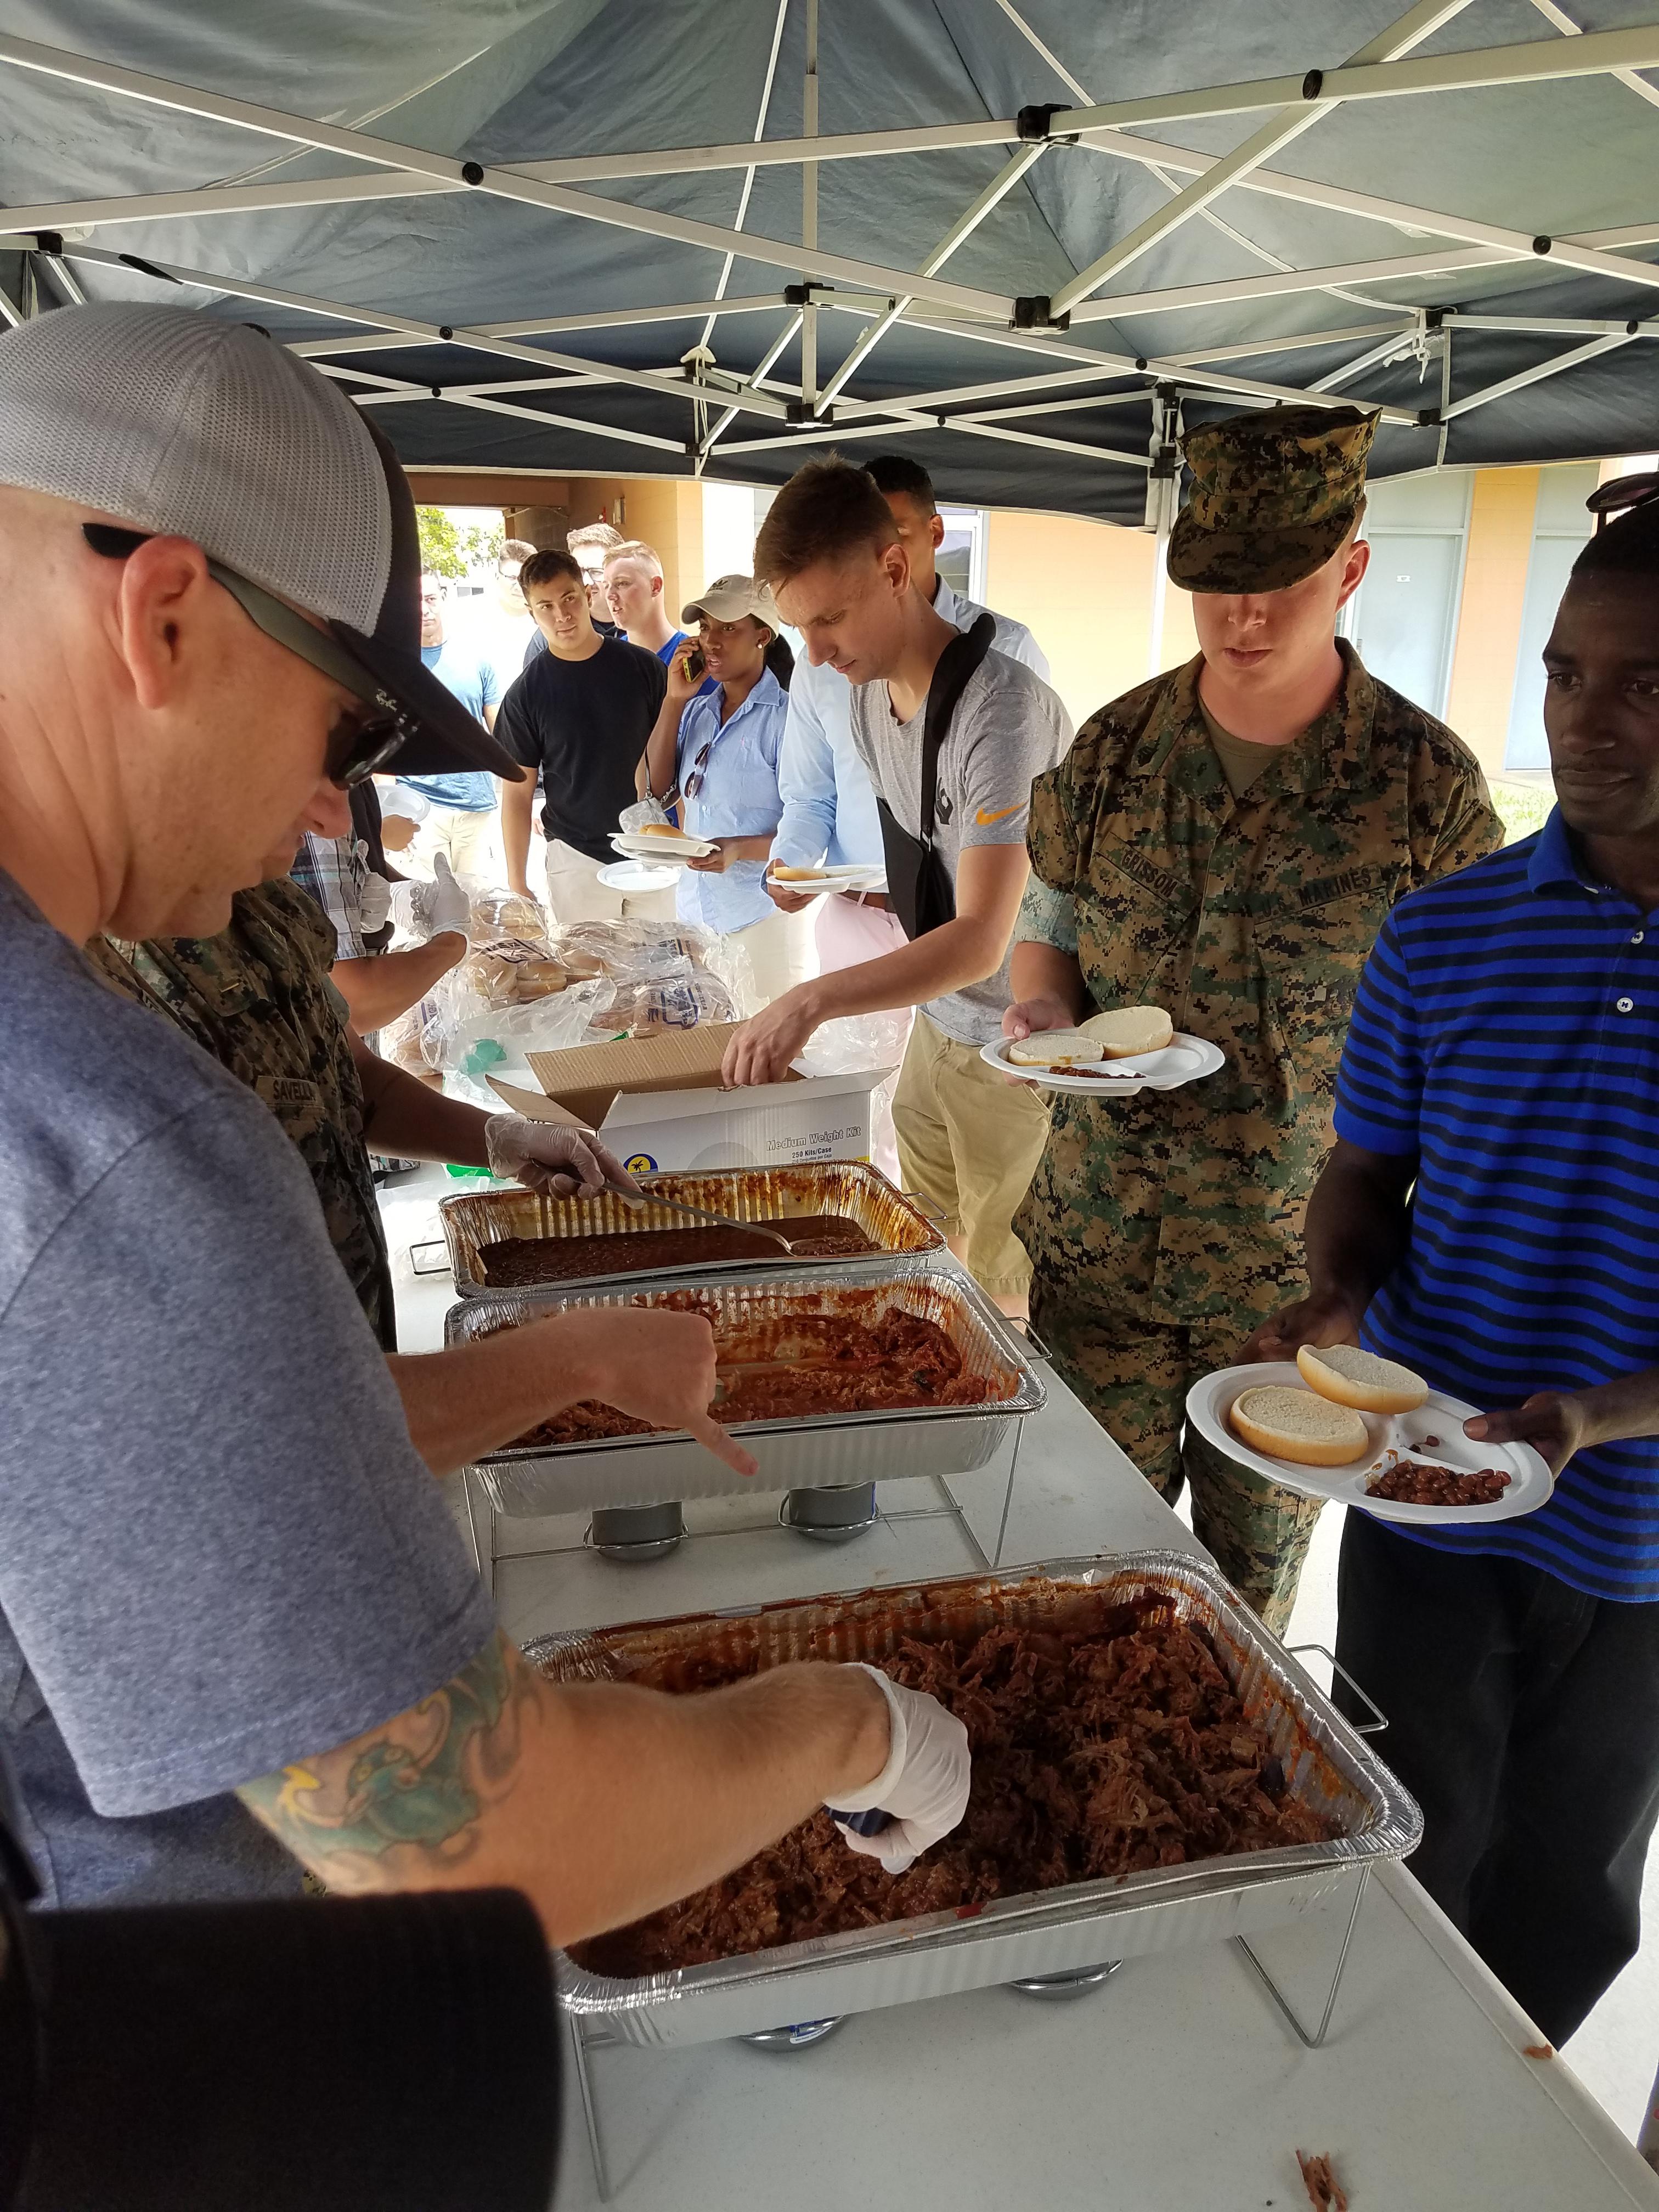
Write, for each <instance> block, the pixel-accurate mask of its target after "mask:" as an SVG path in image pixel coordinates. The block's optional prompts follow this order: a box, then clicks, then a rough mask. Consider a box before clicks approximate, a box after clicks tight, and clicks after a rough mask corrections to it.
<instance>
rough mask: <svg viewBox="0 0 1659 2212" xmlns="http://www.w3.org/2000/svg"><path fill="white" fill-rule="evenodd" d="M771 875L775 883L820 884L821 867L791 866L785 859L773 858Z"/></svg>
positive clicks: (821, 877) (821, 879) (821, 880)
mask: <svg viewBox="0 0 1659 2212" xmlns="http://www.w3.org/2000/svg"><path fill="white" fill-rule="evenodd" d="M770 873H771V877H772V880H773V882H774V883H775V884H821V883H822V882H823V869H822V868H792V867H791V866H789V865H788V863H787V861H785V860H774V861H773V863H772V866H771V871H770Z"/></svg>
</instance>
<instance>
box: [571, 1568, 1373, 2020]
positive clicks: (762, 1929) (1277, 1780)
mask: <svg viewBox="0 0 1659 2212" xmlns="http://www.w3.org/2000/svg"><path fill="white" fill-rule="evenodd" d="M1116 1611H1117V1618H1119V1619H1121V1620H1123V1621H1124V1623H1125V1625H1124V1626H1121V1628H1118V1629H1117V1631H1116V1632H1111V1630H1110V1629H1108V1630H1106V1631H1102V1630H1101V1629H1093V1630H1091V1631H1089V1632H1077V1631H1072V1632H1063V1631H1058V1630H1055V1631H1046V1630H1040V1629H1035V1628H1015V1627H999V1628H992V1629H987V1631H986V1632H985V1633H984V1634H983V1635H981V1636H980V1637H979V1638H977V1639H963V1641H962V1642H961V1643H951V1642H945V1643H939V1644H919V1643H913V1642H910V1641H908V1640H906V1641H904V1642H902V1644H900V1646H899V1649H898V1650H897V1652H896V1654H895V1655H894V1656H892V1657H891V1658H890V1659H888V1660H886V1661H885V1662H884V1666H885V1668H886V1671H887V1672H888V1673H889V1674H890V1675H891V1676H892V1677H893V1679H894V1680H896V1681H899V1682H904V1683H907V1684H908V1685H909V1686H910V1687H912V1688H914V1689H918V1690H927V1691H931V1692H932V1693H933V1696H935V1697H936V1698H939V1699H941V1700H942V1702H943V1703H944V1704H945V1705H948V1706H949V1707H950V1709H951V1711H952V1712H953V1713H955V1714H956V1715H957V1717H958V1719H960V1720H961V1721H962V1722H963V1724H964V1726H965V1727H966V1728H967V1730H968V1735H969V1741H970V1742H971V1744H972V1746H973V1753H974V1783H973V1793H972V1795H971V1796H970V1797H969V1801H968V1811H967V1814H966V1816H965V1818H964V1819H963V1822H962V1825H961V1826H959V1827H958V1828H957V1830H956V1831H955V1832H954V1833H953V1834H951V1835H949V1836H947V1837H946V1838H945V1840H944V1841H943V1842H942V1843H940V1844H935V1845H934V1847H933V1850H930V1851H928V1852H927V1853H926V1854H925V1855H924V1856H923V1857H921V1859H919V1860H918V1861H917V1862H916V1863H915V1866H913V1867H912V1868H911V1869H909V1870H908V1873H905V1874H902V1875H890V1874H887V1873H885V1872H884V1870H883V1869H882V1867H881V1865H880V1863H879V1862H878V1860H876V1859H872V1858H866V1857H861V1856H860V1855H859V1854H857V1853H856V1852H854V1851H850V1850H848V1848H847V1846H846V1844H844V1843H843V1842H842V1839H841V1837H840V1835H839V1834H838V1833H837V1832H836V1828H835V1826H834V1825H833V1823H832V1822H831V1820H830V1819H829V1814H827V1813H823V1812H820V1813H817V1814H814V1815H813V1816H812V1818H811V1820H808V1821H807V1822H806V1823H805V1825H804V1826H801V1827H799V1828H796V1829H794V1830H793V1832H791V1833H790V1834H789V1835H787V1836H786V1837H784V1838H783V1839H782V1841H781V1842H780V1843H778V1844H775V1845H773V1847H772V1848H771V1849H770V1850H764V1851H762V1852H761V1853H760V1854H759V1855H758V1857H755V1858H752V1859H750V1862H749V1863H748V1864H747V1865H746V1866H743V1867H739V1868H738V1869H737V1871H736V1872H735V1873H733V1874H730V1875H726V1879H725V1880H724V1881H719V1882H716V1883H715V1884H714V1886H713V1887H712V1888H709V1889H705V1890H702V1891H700V1892H699V1893H697V1894H696V1896H695V1897H690V1898H686V1899H684V1900H683V1902H681V1903H680V1904H678V1905H671V1906H669V1907H668V1909H667V1910H666V1911H662V1912H657V1913H653V1915H652V1916H651V1917H650V1918H649V1919H647V1920H642V1921H639V1922H637V1923H635V1925H634V1926H632V1927H630V1928H623V1929H618V1930H617V1931H616V1932H615V1933H613V1934H611V1935H608V1936H599V1937H596V1938H595V1939H594V1940H593V1941H592V1942H587V1943H583V1944H580V1945H578V1946H577V1947H576V1948H575V1950H574V1954H573V1955H574V1957H575V1959H576V1960H577V1962H578V1964H579V1965H580V1966H585V1967H586V1968H587V1969H588V1970H589V1971H590V1972H593V1973H597V1974H605V1975H613V1976H617V1977H620V1978H633V1977H634V1976H636V1975H639V1974H644V1973H654V1972H663V1971H665V1970H667V1969H669V1968H671V1967H676V1966H702V1965H705V1964H707V1963H708V1962H709V1961H711V1960H716V1959H727V1958H732V1957H735V1956H738V1954H742V1953H744V1952H750V1951H763V1950H768V1949H770V1948H772V1947H773V1946H774V1945H775V1944H780V1943H793V1942H799V1941H801V1940H802V1939H803V1938H805V1937H807V1936H829V1935H834V1934H837V1933H839V1932H840V1931H842V1930H843V1929H856V1928H872V1927H876V1926H878V1925H880V1924H881V1923H884V1922H886V1921H894V1920H907V1919H909V1918H911V1917H913V1916H915V1915H916V1914H919V1913H924V1912H936V1911H940V1910H941V1909H945V1908H951V1907H954V1908H956V1909H957V1910H958V1911H969V1912H971V1911H973V1910H974V1909H975V1908H976V1907H978V1906H981V1905H987V1904H988V1903H989V1902H990V1901H991V1900H992V1899H994V1898H999V1897H1014V1896H1020V1895H1023V1894H1025V1893H1029V1892H1030V1891H1033V1890H1042V1889H1054V1888H1058V1887H1060V1886H1061V1885H1062V1884H1064V1883H1067V1882H1078V1881H1093V1880H1097V1879H1098V1878H1099V1877H1101V1876H1110V1875H1127V1874H1133V1873H1138V1872H1139V1871H1141V1870H1143V1869H1146V1868H1149V1867H1166V1866H1180V1865H1183V1864H1185V1863H1188V1862H1189V1861H1191V1860H1194V1859H1207V1858H1218V1857H1224V1856H1225V1855H1227V1854H1230V1853H1233V1852H1239V1851H1262V1850H1276V1849H1279V1847H1281V1846H1283V1845H1285V1844H1310V1843H1321V1842H1324V1841H1325V1840H1327V1839H1328V1838H1329V1837H1330V1836H1332V1835H1333V1834H1334V1833H1335V1830H1334V1828H1333V1827H1332V1826H1330V1824H1329V1823H1328V1822H1327V1821H1325V1820H1322V1818H1321V1817H1320V1815H1319V1814H1316V1813H1315V1812H1314V1811H1313V1810H1312V1809H1311V1808H1310V1807H1308V1806H1306V1805H1304V1804H1303V1803H1302V1802H1300V1801H1299V1800H1298V1799H1297V1798H1296V1797H1293V1796H1291V1794H1290V1792H1289V1791H1288V1790H1287V1789H1286V1787H1285V1777H1284V1773H1283V1771H1282V1770H1281V1768H1280V1765H1279V1761H1278V1759H1276V1758H1275V1757H1274V1756H1273V1753H1271V1752H1270V1751H1269V1749H1268V1747H1267V1741H1266V1740H1265V1738H1264V1737H1263V1735H1261V1733H1260V1732H1259V1731H1258V1730H1257V1729H1256V1728H1255V1726H1254V1725H1253V1724H1252V1723H1251V1722H1249V1720H1248V1719H1247V1718H1246V1717H1245V1714H1244V1709H1243V1706H1242V1705H1240V1703H1239V1701H1238V1699H1237V1697H1236V1696H1235V1695H1234V1693H1233V1690H1232V1687H1231V1684H1230V1683H1229V1681H1228V1680H1227V1677H1226V1675H1225V1673H1224V1672H1223V1671H1222V1668H1221V1667H1220V1666H1219V1664H1218V1662H1217V1660H1216V1657H1215V1654H1214V1652H1213V1650H1212V1648H1211V1646H1210V1644H1209V1643H1208V1641H1207V1639H1206V1638H1205V1637H1204V1636H1203V1635H1202V1634H1201V1633H1200V1632H1199V1631H1197V1630H1196V1629H1194V1628H1189V1627H1185V1626H1182V1625H1180V1624H1179V1623H1177V1622H1176V1621H1174V1620H1169V1619H1168V1618H1167V1617H1164V1618H1160V1617H1159V1613H1161V1612H1162V1611H1163V1609H1162V1608H1159V1609H1158V1611H1157V1612H1148V1611H1145V1610H1132V1609H1131V1608H1129V1607H1122V1608H1119V1609H1116ZM630 1679H632V1680H635V1681H637V1682H647V1683H648V1682H650V1681H651V1680H652V1677H651V1675H650V1674H649V1673H642V1674H635V1675H634V1676H633V1677H631V1678H630ZM720 1679H721V1675H720V1670H719V1669H718V1668H714V1667H712V1666H711V1667H705V1668H701V1669H698V1670H697V1671H696V1686H697V1687H699V1688H705V1689H707V1688H713V1687H714V1686H716V1684H717V1682H718V1681H719V1680H720ZM659 1686H664V1687H667V1686H672V1687H677V1688H678V1687H688V1686H690V1682H689V1681H688V1680H687V1679H686V1674H685V1671H684V1662H681V1666H680V1668H679V1670H678V1674H677V1677H676V1679H675V1680H672V1682H663V1683H661V1684H659Z"/></svg>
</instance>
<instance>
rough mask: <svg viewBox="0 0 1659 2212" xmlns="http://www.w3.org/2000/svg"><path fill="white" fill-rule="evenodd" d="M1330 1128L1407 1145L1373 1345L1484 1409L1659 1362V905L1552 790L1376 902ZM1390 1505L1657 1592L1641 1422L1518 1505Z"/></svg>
mask: <svg viewBox="0 0 1659 2212" xmlns="http://www.w3.org/2000/svg"><path fill="white" fill-rule="evenodd" d="M1336 1133H1337V1134H1338V1135H1339V1136H1340V1137H1344V1138H1346V1139H1347V1140H1348V1141H1349V1142H1350V1143H1351V1144H1355V1145H1362V1146H1364V1147H1365V1149H1366V1150H1367V1151H1369V1152H1391V1153H1395V1154H1404V1153H1412V1152H1414V1153H1416V1154H1417V1155H1418V1158H1419V1169H1418V1179H1417V1186H1416V1189H1415V1192H1414V1194H1413V1199H1412V1204H1411V1211H1410V1229H1409V1236H1408V1241H1407V1248H1406V1252H1405V1255H1404V1257H1403V1258H1402V1260H1401V1262H1400V1264H1399V1265H1398V1267H1396V1268H1395V1271H1394V1273H1392V1274H1391V1275H1390V1276H1389V1279H1388V1281H1387V1283H1386V1284H1385V1285H1383V1289H1382V1290H1380V1291H1378V1292H1377V1294H1376V1297H1375V1298H1374V1299H1373V1300H1372V1302H1371V1305H1370V1310H1369V1312H1368V1313H1367V1314H1366V1316H1365V1321H1364V1328H1362V1330H1361V1338H1362V1340H1363V1341H1364V1344H1365V1345H1366V1346H1368V1347H1369V1348H1370V1350H1371V1351H1374V1352H1382V1353H1383V1354H1384V1355H1385V1356H1387V1357H1388V1358H1393V1359H1401V1360H1404V1361H1405V1362H1406V1364H1407V1366H1410V1367H1414V1368H1416V1369H1417V1370H1418V1372H1419V1374H1421V1375H1424V1376H1426V1377H1427V1378H1428V1380H1429V1381H1430V1383H1431V1384H1432V1385H1433V1386H1434V1388H1436V1389H1440V1390H1444V1391H1446V1392H1449V1394H1450V1395H1453V1396H1455V1397H1459V1398H1464V1399H1467V1400H1468V1401H1470V1402H1471V1403H1472V1404H1474V1405H1476V1406H1480V1407H1488V1408H1492V1407H1507V1406H1516V1405H1518V1404H1519V1403H1520V1402H1521V1401H1522V1399H1523V1398H1526V1397H1528V1396H1529V1395H1531V1394H1532V1393H1533V1392H1534V1390H1547V1389H1557V1390H1578V1389H1585V1388H1587V1387H1588V1386H1589V1385H1590V1384H1592V1383H1605V1382H1609V1381H1612V1380H1613V1378H1614V1377H1616V1376H1623V1375H1628V1374H1629V1373H1631V1372H1632V1370H1634V1369H1638V1368H1643V1367H1650V1366H1653V1365H1655V1364H1659V914H1655V915H1648V914H1644V913H1643V912H1642V910H1641V908H1639V907H1638V906H1637V905H1636V903H1635V902H1634V901H1633V900H1632V899H1629V898H1627V897H1626V896H1625V895H1624V893H1623V892H1621V891H1619V890H1613V889H1612V888H1611V887H1610V886H1608V885H1606V884H1595V883H1594V882H1591V881H1589V880H1588V879H1587V878H1586V877H1585V876H1584V875H1583V873H1582V872H1581V871H1580V868H1579V865H1578V863H1577V860H1576V858H1575V856H1574V854H1573V850H1572V846H1571V842H1570V840H1569V838H1568V836H1567V832H1566V827H1565V823H1563V821H1562V819H1561V815H1560V811H1559V808H1558V809H1557V810H1556V811H1554V812H1553V813H1552V814H1551V816H1550V818H1549V820H1548V821H1547V823H1545V825H1544V827H1543V829H1541V830H1540V831H1539V832H1538V833H1537V835H1536V836H1532V837H1528V838H1525V839H1523V840H1522V842H1521V843H1519V844H1517V845H1511V846H1509V847H1508V848H1506V849H1505V850H1504V851H1503V852H1501V853H1495V854H1492V856H1491V857H1490V858H1489V859H1487V860H1480V861H1477V862H1476V863H1475V865H1474V866H1473V867H1470V868H1466V869H1464V870H1463V871H1462V873H1461V874H1458V875H1455V876H1449V877H1448V878H1445V880H1444V881H1443V882H1441V883H1437V884H1431V885H1430V886H1429V888H1428V889H1427V890H1420V891H1417V892H1414V893H1413V895H1412V896H1410V897H1409V898H1406V899H1403V900H1401V903H1400V904H1399V905H1398V906H1397V907H1395V909H1394V911H1393V913H1392V914H1390V915H1389V919H1388V921H1386V922H1385V923H1384V925H1383V932H1382V934H1381V935H1380V937H1379V938H1378V939H1377V942H1376V949H1375V951H1373V952H1372V954H1371V957H1370V960H1369V961H1368V962H1367V963H1366V966H1365V971H1364V976H1363V977H1362V979H1361V981H1360V986H1359V994H1358V1000H1357V1003H1356V1005H1355V1007H1354V1015H1353V1023H1352V1027H1351V1029H1350V1030H1349V1032H1348V1041H1347V1047H1346V1050H1345V1052H1344V1054H1343V1056H1342V1066H1341V1073H1340V1076H1339V1077H1338V1080H1337V1103H1336ZM1394 1525H1395V1527H1396V1531H1397V1533H1398V1534H1401V1535H1402V1536H1409V1537H1411V1538H1413V1540H1414V1541H1418V1542H1419V1543H1426V1544H1431V1545H1432V1546H1433V1547H1435V1548H1436V1549H1437V1550H1438V1551H1447V1552H1452V1551H1459V1552H1482V1553H1498V1554H1500V1555H1502V1556H1504V1557H1505V1558H1509V1559H1520V1560H1523V1561H1525V1562H1526V1563H1527V1564H1528V1565H1531V1566H1534V1567H1541V1568H1542V1569H1544V1570H1545V1571H1546V1572H1547V1573H1549V1574H1552V1575H1554V1576H1557V1577H1559V1579H1560V1580H1561V1581H1562V1582H1565V1583H1571V1586H1572V1587H1573V1588H1574V1589H1579V1590H1583V1591H1584V1592H1586V1593H1587V1594H1588V1595H1590V1596H1592V1597H1598V1598H1621V1599H1626V1600H1644V1599H1646V1600H1650V1599H1655V1598H1659V1438H1652V1437H1650V1438H1646V1439H1639V1438H1638V1439H1632V1440H1631V1441H1630V1442H1627V1443H1613V1444H1601V1445H1598V1446H1596V1447H1595V1448H1594V1449H1590V1450H1587V1451H1583V1452H1580V1453H1578V1454H1577V1455H1576V1456H1575V1457H1574V1458H1572V1459H1571V1460H1569V1461H1568V1462H1567V1465H1566V1468H1565V1470H1564V1472H1563V1474H1562V1475H1561V1477H1560V1480H1559V1482H1558V1483H1557V1485H1556V1489H1555V1495H1554V1496H1553V1498H1551V1500H1550V1502H1549V1504H1547V1505H1546V1506H1543V1507H1541V1509H1540V1510H1538V1511H1537V1512H1536V1513H1531V1514H1525V1515H1522V1516H1521V1517H1520V1518H1519V1519H1517V1520H1514V1521H1500V1522H1492V1523H1490V1524H1488V1525H1486V1526H1485V1527H1482V1528H1471V1527H1468V1526H1466V1527H1464V1528H1461V1529H1455V1528H1448V1529H1445V1530H1443V1531H1442V1530H1437V1531H1435V1532H1434V1533H1433V1534H1427V1533H1425V1531H1424V1530H1423V1529H1422V1528H1419V1527H1417V1526H1414V1525H1413V1526H1412V1527H1409V1528H1407V1527H1404V1526H1401V1525H1400V1524H1394Z"/></svg>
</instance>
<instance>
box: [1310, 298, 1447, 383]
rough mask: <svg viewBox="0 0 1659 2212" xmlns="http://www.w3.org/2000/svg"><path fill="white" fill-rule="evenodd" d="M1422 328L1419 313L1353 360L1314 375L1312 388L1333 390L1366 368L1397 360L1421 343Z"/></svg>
mask: <svg viewBox="0 0 1659 2212" xmlns="http://www.w3.org/2000/svg"><path fill="white" fill-rule="evenodd" d="M1423 330H1424V325H1423V319H1422V317H1421V316H1420V315H1419V317H1418V319H1417V320H1416V322H1415V323H1413V324H1411V325H1407V328H1406V329H1404V330H1401V331H1390V332H1389V336H1388V337H1385V338H1383V339H1382V340H1381V341H1380V342H1379V343H1377V344H1376V345H1374V346H1370V347H1368V348H1367V349H1366V350H1365V351H1364V353H1362V354H1357V355H1356V356H1354V358H1353V360H1352V361H1345V362H1343V364H1342V366H1341V368H1333V369H1330V370H1328V372H1327V373H1326V374H1325V375H1323V376H1321V377H1316V379H1315V380H1314V386H1313V388H1314V390H1315V391H1316V392H1334V391H1335V390H1336V388H1337V386H1339V385H1342V384H1352V381H1353V380H1354V378H1355V377H1357V376H1363V375H1364V374H1365V371H1366V370H1367V369H1368V368H1381V367H1382V365H1383V362H1386V361H1395V360H1397V359H1398V358H1399V356H1401V354H1402V353H1409V352H1410V351H1411V350H1412V349H1413V346H1416V345H1420V344H1421V343H1422V341H1423Z"/></svg>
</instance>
